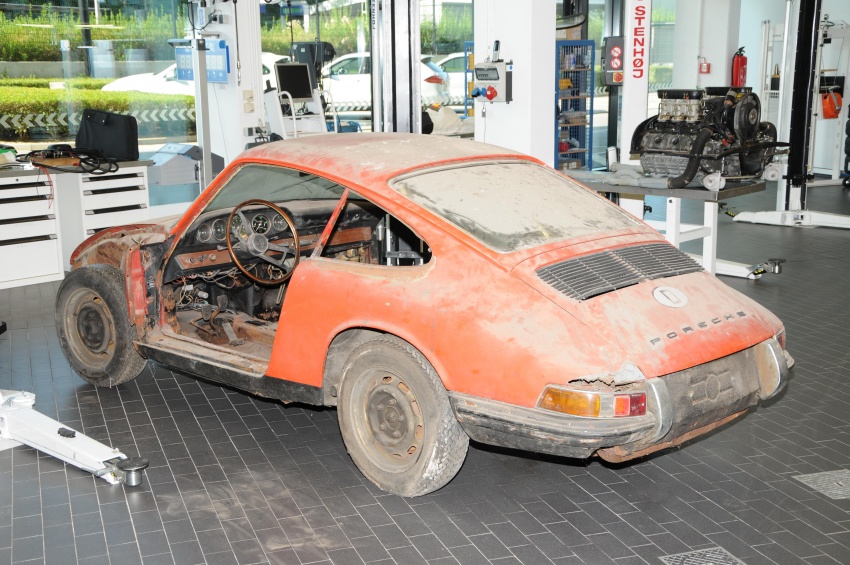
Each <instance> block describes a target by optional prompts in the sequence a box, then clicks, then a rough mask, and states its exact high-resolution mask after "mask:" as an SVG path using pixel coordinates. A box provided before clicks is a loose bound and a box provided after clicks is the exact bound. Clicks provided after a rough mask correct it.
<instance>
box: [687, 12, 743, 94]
mask: <svg viewBox="0 0 850 565" xmlns="http://www.w3.org/2000/svg"><path fill="white" fill-rule="evenodd" d="M740 10H741V0H677V2H676V30H675V32H674V37H675V41H676V53H675V55H674V58H673V87H674V88H694V87H704V86H727V85H729V83H730V81H731V76H732V56H733V55H734V54H735V51H737V50H738V47H740V46H741V45H740V44H739V43H738V41H739V37H738V35H739V24H740V21H741V15H740ZM757 47H758V46H757ZM745 53H746V55H747V57H748V58H749V61H752V60H753V58H754V57H755V58H758V55H757V53H758V50H757V49H756V50H755V51H753V52H751V51H750V50H749V49H747V50H746V52H745ZM697 57H704V58H705V61H706V62H708V63H709V64H710V65H711V72H710V73H708V74H700V73H698V72H697V68H698V67H697V65H698V63H699V60H698V59H697ZM750 72H752V71H750ZM751 76H752V75H750V74H748V82H747V84H748V85H752V80H750V79H749V77H751Z"/></svg>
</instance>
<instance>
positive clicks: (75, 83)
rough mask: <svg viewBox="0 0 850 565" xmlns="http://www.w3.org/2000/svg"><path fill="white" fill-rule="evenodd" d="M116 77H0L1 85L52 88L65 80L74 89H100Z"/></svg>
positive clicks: (67, 85)
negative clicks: (52, 84)
mask: <svg viewBox="0 0 850 565" xmlns="http://www.w3.org/2000/svg"><path fill="white" fill-rule="evenodd" d="M113 80H115V79H112V78H88V77H79V78H72V79H61V78H0V87H3V86H5V87H10V88H50V83H51V82H64V83H65V86H66V87H68V88H71V89H74V90H77V89H80V90H100V89H101V88H103V87H104V86H106V85H107V84H109V83H110V82H112V81H113Z"/></svg>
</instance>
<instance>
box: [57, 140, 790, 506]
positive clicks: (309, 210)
mask: <svg viewBox="0 0 850 565" xmlns="http://www.w3.org/2000/svg"><path fill="white" fill-rule="evenodd" d="M72 266H73V270H72V272H71V273H70V274H69V276H68V277H66V279H65V281H64V282H63V284H62V286H61V287H60V290H59V294H58V297H57V311H56V312H57V313H56V316H57V329H58V332H59V336H60V343H61V344H62V347H63V349H64V351H65V353H66V355H67V356H68V359H69V361H70V362H71V364H72V366H73V367H74V368H75V369H76V370H77V371H78V372H79V373H80V374H81V376H82V377H83V378H84V379H86V380H87V381H89V382H91V383H94V384H96V385H100V386H113V385H117V384H120V383H122V382H126V381H128V380H130V379H132V378H135V377H136V376H137V375H138V374H139V373H140V372H141V371H142V369H143V367H144V365H145V362H146V359H151V360H154V361H156V362H158V363H161V364H163V365H166V366H168V367H172V368H175V369H178V370H180V371H184V372H187V373H190V374H193V375H197V376H200V377H202V378H204V379H207V380H211V381H216V382H221V383H225V384H228V385H231V386H234V387H237V388H240V389H243V390H245V391H248V392H251V393H254V394H259V395H263V396H267V397H272V398H276V399H279V400H281V401H283V402H302V403H307V404H312V405H326V406H337V407H338V410H339V421H340V428H341V431H342V435H343V438H344V440H345V443H346V446H347V448H348V450H349V453H350V454H351V457H352V459H353V460H354V461H355V463H356V464H357V465H358V467H359V468H360V469H361V470H362V471H363V473H364V474H365V475H366V476H367V477H368V478H369V479H370V480H372V481H373V482H375V483H376V484H377V485H379V486H380V487H382V488H384V489H386V490H388V491H391V492H395V493H397V494H401V495H405V496H416V495H421V494H424V493H427V492H431V491H433V490H436V489H438V488H440V487H441V486H443V485H444V484H446V483H447V482H448V481H450V480H451V478H452V477H453V476H454V475H455V474H456V473H457V471H458V470H459V468H460V466H461V464H462V462H463V459H464V456H465V453H466V449H467V444H468V441H469V438H472V439H474V440H477V441H481V442H484V443H488V444H494V445H501V446H507V447H511V448H519V449H524V450H531V451H536V452H543V453H551V454H557V455H564V456H569V457H579V458H585V457H589V456H591V455H594V454H597V455H599V456H601V457H603V458H605V459H607V460H610V461H624V460H628V459H631V458H634V457H639V456H641V455H643V454H646V453H649V452H652V451H655V450H657V449H661V448H663V447H667V446H670V445H676V444H678V443H680V442H682V441H685V440H687V439H689V438H691V437H695V436H697V435H699V434H701V433H704V432H706V431H708V430H711V429H713V428H715V427H717V426H719V425H721V424H723V423H725V422H727V421H729V420H731V419H734V418H735V417H737V416H739V415H741V414H743V413H745V412H746V411H747V410H748V409H749V408H751V407H752V406H754V405H756V404H757V403H758V401H759V399H766V398H770V397H771V396H773V395H775V394H776V393H777V392H778V391H779V390H781V389H782V387H783V386H784V384H785V381H786V377H787V373H788V365H789V364H790V363H791V359H790V356H788V355H787V353H786V352H785V351H784V345H785V343H784V339H785V336H784V327H783V326H782V324H781V322H780V321H779V320H778V319H777V318H776V317H775V316H773V315H772V314H771V313H770V312H768V311H767V310H766V309H764V308H762V307H761V306H759V305H758V304H757V303H755V302H754V301H752V300H750V299H748V298H746V297H745V296H743V295H741V294H739V293H738V292H736V291H734V290H732V289H730V288H729V287H727V286H726V285H724V284H723V283H721V282H720V281H718V280H717V279H716V278H715V277H713V276H711V275H709V274H708V273H706V272H705V271H703V269H702V268H701V267H700V265H699V264H697V263H695V262H694V261H693V260H691V259H690V258H689V257H688V256H687V255H685V254H684V253H682V252H680V251H679V250H678V249H676V248H675V247H673V246H671V245H670V244H668V243H667V242H666V241H665V240H664V239H663V238H662V237H661V236H660V235H659V234H658V233H657V232H656V231H654V230H652V229H651V228H649V227H647V226H646V225H645V224H643V223H642V222H640V221H638V220H636V219H635V218H633V217H632V216H630V215H628V214H626V213H625V212H623V211H622V210H620V209H619V208H618V207H616V206H614V205H613V204H611V203H610V202H608V201H607V200H604V199H603V198H601V197H599V196H598V195H596V194H595V193H594V192H592V191H590V190H589V189H587V188H585V187H583V186H581V185H579V184H578V183H576V182H574V181H573V180H572V179H569V178H568V177H565V176H563V175H561V174H560V173H557V172H555V171H553V170H552V169H550V168H548V167H546V166H544V165H543V164H541V163H539V162H538V161H536V160H534V159H533V158H531V157H528V156H525V155H522V154H518V153H514V152H511V151H508V150H505V149H502V148H497V147H494V146H489V145H486V144H480V143H475V142H470V141H466V140H458V139H447V138H437V137H435V136H416V135H405V134H340V135H327V136H315V137H313V138H306V139H298V140H289V141H283V142H279V143H273V144H267V145H263V146H260V147H257V148H254V149H252V150H249V151H247V152H245V153H243V154H242V155H241V156H240V157H238V158H237V159H236V161H234V162H233V163H232V164H231V165H230V166H229V167H228V168H227V169H226V170H225V171H224V172H223V173H222V174H221V175H220V176H219V177H218V178H217V179H216V180H215V181H214V182H213V183H212V185H211V186H210V187H209V188H208V189H207V190H206V191H205V192H204V193H203V194H202V195H201V196H200V197H199V198H198V200H197V201H196V202H195V203H194V204H193V205H192V206H191V208H190V209H189V210H188V211H187V212H186V214H185V215H183V216H182V217H180V218H173V219H170V220H164V221H162V222H159V223H151V224H148V225H136V226H123V227H119V228H112V229H109V230H104V231H102V232H99V233H98V234H95V235H94V236H92V237H91V238H89V239H88V240H87V241H86V242H84V243H83V244H82V245H81V246H80V247H79V248H78V249H77V250H76V252H75V253H74V255H73V256H72ZM102 281H107V282H108V283H109V284H107V283H104V282H102ZM110 281H111V282H110Z"/></svg>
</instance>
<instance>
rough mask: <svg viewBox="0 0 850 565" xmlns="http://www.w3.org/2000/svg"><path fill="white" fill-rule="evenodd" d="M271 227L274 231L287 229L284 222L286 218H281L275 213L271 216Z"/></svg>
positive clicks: (287, 226)
mask: <svg viewBox="0 0 850 565" xmlns="http://www.w3.org/2000/svg"><path fill="white" fill-rule="evenodd" d="M272 227H273V228H274V229H275V231H284V230H286V229H289V224H287V223H286V220H284V219H283V216H281V215H280V214H275V215H274V218H272Z"/></svg>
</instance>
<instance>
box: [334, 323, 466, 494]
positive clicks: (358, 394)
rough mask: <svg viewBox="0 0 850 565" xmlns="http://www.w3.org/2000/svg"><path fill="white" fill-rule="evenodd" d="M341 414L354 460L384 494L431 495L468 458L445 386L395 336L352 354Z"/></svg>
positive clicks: (342, 392) (345, 372) (342, 387)
mask: <svg viewBox="0 0 850 565" xmlns="http://www.w3.org/2000/svg"><path fill="white" fill-rule="evenodd" d="M338 411H339V427H340V430H341V432H342V438H343V440H344V441H345V446H346V448H347V449H348V452H349V454H350V455H351V459H352V460H353V461H354V463H355V464H356V465H357V467H358V468H359V469H360V471H361V472H362V473H363V474H364V475H365V476H366V478H368V479H369V480H370V481H372V482H373V483H375V484H376V485H378V486H379V487H380V488H382V489H383V490H385V491H387V492H391V493H393V494H397V495H400V496H420V495H423V494H427V493H429V492H433V491H435V490H437V489H439V488H441V487H443V486H445V485H446V484H447V483H448V482H449V481H451V480H452V478H453V477H454V476H455V475H456V474H457V472H458V471H459V470H460V467H461V465H462V464H463V460H464V458H465V457H466V451H467V448H468V446H469V437H468V436H467V435H466V434H465V433H464V431H463V429H462V428H461V427H460V424H459V423H458V421H457V418H455V415H454V412H453V411H452V407H451V405H450V403H449V399H448V395H447V394H446V390H445V388H444V387H443V383H442V382H441V381H440V379H439V377H438V376H437V373H436V372H435V371H434V369H433V367H431V364H430V363H428V361H427V360H426V359H425V358H424V357H423V356H422V354H421V353H419V351H417V350H416V349H415V348H414V347H412V346H411V345H410V344H408V343H406V342H404V341H401V340H400V339H397V338H395V337H392V336H381V337H377V338H375V339H373V340H370V341H368V342H366V343H364V344H363V345H361V346H360V347H358V348H357V349H355V350H354V351H353V352H352V354H351V355H350V356H349V358H348V361H347V362H346V365H345V368H344V370H343V376H342V383H341V385H340V395H339V404H338Z"/></svg>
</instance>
